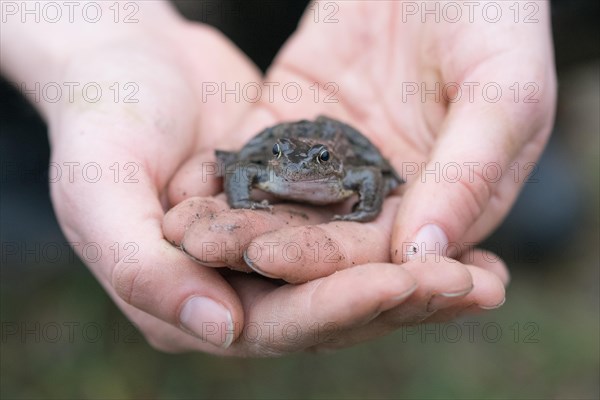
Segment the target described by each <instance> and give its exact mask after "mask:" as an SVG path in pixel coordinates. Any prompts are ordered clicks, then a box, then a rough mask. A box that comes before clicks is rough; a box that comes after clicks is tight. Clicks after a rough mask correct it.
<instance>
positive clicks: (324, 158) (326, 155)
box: [317, 149, 329, 162]
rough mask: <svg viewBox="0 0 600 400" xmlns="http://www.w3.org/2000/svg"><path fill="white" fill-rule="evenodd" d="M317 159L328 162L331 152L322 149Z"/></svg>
mask: <svg viewBox="0 0 600 400" xmlns="http://www.w3.org/2000/svg"><path fill="white" fill-rule="evenodd" d="M317 161H319V162H326V161H329V152H328V151H327V150H325V149H323V150H321V152H320V153H319V156H318V157H317Z"/></svg>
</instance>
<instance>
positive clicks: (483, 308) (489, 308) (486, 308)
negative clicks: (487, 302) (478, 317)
mask: <svg viewBox="0 0 600 400" xmlns="http://www.w3.org/2000/svg"><path fill="white" fill-rule="evenodd" d="M505 302H506V297H505V298H503V299H502V301H501V302H500V303H498V304H496V305H495V306H481V305H480V306H479V308H481V309H482V310H495V309H496V308H500V307H502V305H503V304H504V303H505Z"/></svg>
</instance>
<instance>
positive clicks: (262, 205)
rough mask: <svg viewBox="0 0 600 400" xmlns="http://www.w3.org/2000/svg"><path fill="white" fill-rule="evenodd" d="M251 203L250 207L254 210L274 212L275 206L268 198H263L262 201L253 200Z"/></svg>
mask: <svg viewBox="0 0 600 400" xmlns="http://www.w3.org/2000/svg"><path fill="white" fill-rule="evenodd" d="M251 203H252V206H251V207H250V208H252V209H253V210H269V211H271V212H273V206H272V205H270V204H269V202H268V201H267V200H263V201H261V202H260V203H258V202H256V201H252V202H251Z"/></svg>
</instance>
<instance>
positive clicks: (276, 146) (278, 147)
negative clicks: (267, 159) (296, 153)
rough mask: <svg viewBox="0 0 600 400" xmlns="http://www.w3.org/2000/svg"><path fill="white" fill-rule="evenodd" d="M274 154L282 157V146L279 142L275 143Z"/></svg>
mask: <svg viewBox="0 0 600 400" xmlns="http://www.w3.org/2000/svg"><path fill="white" fill-rule="evenodd" d="M273 155H274V156H275V157H277V158H279V157H281V146H280V145H279V143H275V144H274V145H273Z"/></svg>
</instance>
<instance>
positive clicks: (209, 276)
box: [47, 10, 260, 352]
mask: <svg viewBox="0 0 600 400" xmlns="http://www.w3.org/2000/svg"><path fill="white" fill-rule="evenodd" d="M169 12H170V10H163V11H161V12H160V14H163V15H164V14H165V13H166V14H168V13H169ZM142 17H143V16H142ZM140 20H142V18H140ZM161 21H162V22H161V24H163V26H162V27H161V29H159V30H157V29H156V27H155V26H149V29H145V25H144V24H143V23H140V24H139V25H135V26H133V28H132V29H131V31H128V33H126V34H124V35H121V36H120V37H119V38H118V40H108V41H106V40H105V41H104V42H103V41H102V40H98V41H97V42H94V43H93V45H92V44H89V43H88V49H87V50H80V51H78V52H76V53H74V54H72V55H70V56H68V57H65V62H64V64H63V65H62V68H61V69H60V72H59V76H60V80H61V81H64V82H74V83H77V84H78V85H79V86H78V87H79V88H81V87H82V86H83V85H84V84H87V85H88V86H90V87H92V89H94V88H96V87H100V88H101V90H102V92H101V95H98V94H97V92H95V91H94V90H90V91H89V95H88V97H83V98H82V97H81V96H75V98H73V99H71V100H70V101H69V99H66V98H65V99H63V100H64V101H61V102H59V103H57V104H55V105H53V107H49V110H48V112H47V115H48V121H49V129H50V140H51V143H52V163H53V164H52V165H54V168H53V169H51V175H53V177H52V180H51V182H52V183H51V194H52V201H53V204H54V208H55V210H56V214H57V216H58V219H59V222H60V224H61V226H62V228H63V230H64V232H65V234H66V236H67V238H68V239H69V241H70V242H71V243H73V245H74V247H75V249H76V250H78V251H80V255H81V258H82V259H83V260H84V261H85V262H86V264H88V266H89V267H90V269H91V270H92V272H93V273H94V274H95V276H96V277H97V278H98V280H99V281H100V282H101V283H102V285H103V286H104V288H105V289H106V290H107V292H108V293H109V294H110V295H111V296H112V297H113V299H114V300H115V302H116V303H117V304H118V305H119V306H120V308H121V309H122V310H123V312H124V313H125V314H126V315H127V316H128V317H129V318H130V319H131V320H132V321H133V322H134V323H135V324H136V325H137V326H138V328H139V329H140V330H141V332H142V333H143V334H144V335H145V336H146V338H147V339H148V340H149V342H150V343H152V344H153V345H154V346H156V347H158V348H160V349H165V350H176V349H179V350H181V349H196V350H205V351H210V352H217V351H219V349H220V348H223V347H227V346H228V345H229V344H230V343H231V341H232V340H233V339H234V338H236V337H237V336H238V335H239V334H240V332H241V327H242V326H243V321H244V310H243V305H242V302H241V300H240V297H239V296H238V294H237V293H236V290H235V288H234V287H233V286H232V285H231V284H230V283H228V282H227V281H226V280H225V279H224V278H223V277H222V276H221V275H220V274H219V273H218V271H216V270H214V269H210V268H205V267H199V266H198V265H197V264H196V263H195V262H194V261H192V260H191V259H189V258H188V257H187V256H186V255H185V254H183V253H182V252H181V251H180V250H178V249H176V248H174V247H173V246H172V245H171V244H169V243H168V242H167V241H166V240H165V239H164V238H163V233H162V229H161V224H162V219H163V215H164V207H166V187H167V184H168V182H169V180H170V179H171V177H172V175H173V174H174V173H175V171H176V170H177V168H178V167H179V166H180V165H181V164H182V163H183V162H184V161H185V160H186V159H187V158H189V157H190V156H191V155H192V154H194V153H195V152H196V151H198V149H200V148H202V147H203V146H207V145H209V146H210V145H211V144H210V141H211V140H214V138H215V137H217V136H218V135H219V133H220V132H225V131H228V130H229V128H230V127H231V126H232V125H233V124H234V123H235V122H236V121H237V120H239V119H240V118H241V117H242V115H243V114H244V113H245V112H246V109H247V108H248V106H247V104H245V103H236V102H221V101H220V99H206V98H203V93H204V90H205V88H206V83H207V82H209V83H213V82H216V83H217V84H220V83H223V84H227V85H229V86H232V85H235V84H236V83H239V82H242V84H243V83H245V82H257V81H258V80H259V79H260V78H259V74H258V72H257V71H258V70H257V69H256V68H255V67H254V66H253V65H251V64H250V63H249V62H248V60H247V59H246V57H244V56H243V55H242V54H241V52H240V51H239V50H238V49H237V48H235V47H234V46H233V45H232V44H231V43H230V42H229V41H228V40H226V39H225V38H224V37H223V36H222V35H221V34H220V33H218V32H216V31H215V30H213V29H211V28H208V27H206V26H202V25H198V24H189V23H185V22H183V21H181V20H180V19H179V18H178V17H176V16H175V15H174V14H173V15H172V16H171V17H167V18H161ZM150 25H152V24H150ZM85 95H87V94H85ZM92 98H93V99H94V101H90V99H92ZM207 143H208V144H207ZM53 171H54V172H53ZM57 171H58V172H57ZM199 184H200V185H202V183H201V182H200V183H199ZM206 185H209V183H206ZM198 321H205V322H206V324H207V326H209V328H213V327H217V328H216V329H217V330H218V331H219V332H220V333H221V332H222V333H223V334H222V335H220V334H219V335H216V334H215V335H212V336H210V337H206V335H205V337H204V340H202V339H200V338H198V337H195V336H192V335H191V334H189V333H184V332H190V331H192V328H190V325H194V324H196V323H198ZM209 328H207V329H209Z"/></svg>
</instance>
